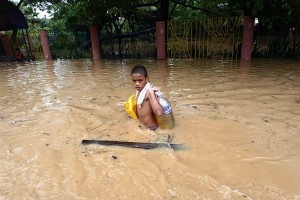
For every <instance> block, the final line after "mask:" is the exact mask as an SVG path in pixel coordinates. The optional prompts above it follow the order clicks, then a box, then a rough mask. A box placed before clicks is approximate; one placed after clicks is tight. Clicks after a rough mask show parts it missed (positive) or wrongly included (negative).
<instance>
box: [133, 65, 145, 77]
mask: <svg viewBox="0 0 300 200" xmlns="http://www.w3.org/2000/svg"><path fill="white" fill-rule="evenodd" d="M132 74H141V75H143V76H145V77H148V72H147V69H146V68H145V67H144V66H142V65H137V66H135V67H134V68H132V70H131V76H132Z"/></svg>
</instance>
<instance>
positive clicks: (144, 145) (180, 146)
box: [81, 140, 184, 150]
mask: <svg viewBox="0 0 300 200" xmlns="http://www.w3.org/2000/svg"><path fill="white" fill-rule="evenodd" d="M81 143H82V144H83V145H90V144H99V145H104V146H122V147H130V148H139V149H156V148H172V149H174V150H182V149H184V145H183V144H170V143H150V142H149V143H148V142H126V141H114V140H82V142H81Z"/></svg>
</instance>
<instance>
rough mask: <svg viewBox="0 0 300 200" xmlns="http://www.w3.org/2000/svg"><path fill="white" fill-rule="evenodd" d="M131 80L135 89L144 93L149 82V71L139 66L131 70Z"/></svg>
mask: <svg viewBox="0 0 300 200" xmlns="http://www.w3.org/2000/svg"><path fill="white" fill-rule="evenodd" d="M131 78H132V81H133V84H134V87H135V88H136V89H137V90H138V91H142V90H143V88H144V87H145V85H146V84H147V82H148V81H149V77H148V72H147V69H146V68H145V67H144V66H142V65H137V66H135V67H134V68H133V69H132V70H131Z"/></svg>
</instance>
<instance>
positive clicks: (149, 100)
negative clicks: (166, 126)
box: [131, 65, 163, 130]
mask: <svg viewBox="0 0 300 200" xmlns="http://www.w3.org/2000/svg"><path fill="white" fill-rule="evenodd" d="M131 78H132V81H133V85H134V87H135V88H136V89H137V92H136V99H137V116H138V118H139V120H140V122H141V123H143V124H144V125H145V126H146V127H147V128H148V129H150V130H156V129H157V128H158V125H157V120H156V117H159V116H162V115H163V108H162V107H161V105H160V104H159V102H158V100H157V96H156V94H155V92H156V91H158V90H159V88H158V87H156V86H153V85H151V84H150V83H149V77H148V73H147V70H146V68H145V67H144V66H141V65H137V66H135V67H134V68H133V69H132V70H131Z"/></svg>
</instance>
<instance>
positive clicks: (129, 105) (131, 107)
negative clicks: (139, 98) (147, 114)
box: [124, 94, 138, 119]
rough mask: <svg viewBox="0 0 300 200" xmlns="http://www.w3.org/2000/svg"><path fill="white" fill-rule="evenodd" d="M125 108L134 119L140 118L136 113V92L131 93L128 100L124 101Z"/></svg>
mask: <svg viewBox="0 0 300 200" xmlns="http://www.w3.org/2000/svg"><path fill="white" fill-rule="evenodd" d="M124 107H125V110H126V112H127V114H128V115H129V116H130V117H131V118H132V119H138V117H137V115H136V97H135V94H133V95H131V96H130V97H129V98H128V100H127V101H126V102H125V103H124Z"/></svg>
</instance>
